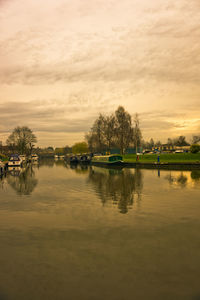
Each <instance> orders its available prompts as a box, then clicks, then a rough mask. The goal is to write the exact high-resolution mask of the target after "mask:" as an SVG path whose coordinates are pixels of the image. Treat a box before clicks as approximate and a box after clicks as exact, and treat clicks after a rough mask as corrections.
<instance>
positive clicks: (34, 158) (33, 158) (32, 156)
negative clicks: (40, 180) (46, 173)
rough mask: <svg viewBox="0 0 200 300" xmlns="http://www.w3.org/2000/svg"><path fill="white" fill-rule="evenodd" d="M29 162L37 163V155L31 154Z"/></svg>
mask: <svg viewBox="0 0 200 300" xmlns="http://www.w3.org/2000/svg"><path fill="white" fill-rule="evenodd" d="M31 161H32V162H37V161H38V155H37V154H31Z"/></svg>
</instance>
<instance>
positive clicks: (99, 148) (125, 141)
mask: <svg viewBox="0 0 200 300" xmlns="http://www.w3.org/2000/svg"><path fill="white" fill-rule="evenodd" d="M85 139H86V141H87V143H88V147H89V150H90V151H91V152H103V151H110V150H111V149H112V148H118V149H120V152H121V154H124V152H125V150H126V149H127V148H128V147H130V146H133V147H135V148H136V151H137V149H138V147H139V146H141V140H142V133H141V130H140V121H139V116H138V114H137V113H136V114H135V115H134V117H133V118H132V116H131V115H130V114H129V113H128V112H127V111H125V109H124V107H122V106H119V107H118V109H117V110H116V111H115V112H114V114H111V115H104V114H100V115H99V116H98V118H97V119H96V120H95V121H94V123H93V126H92V127H91V129H90V131H89V133H87V134H86V136H85Z"/></svg>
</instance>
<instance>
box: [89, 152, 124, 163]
mask: <svg viewBox="0 0 200 300" xmlns="http://www.w3.org/2000/svg"><path fill="white" fill-rule="evenodd" d="M92 164H93V165H104V166H122V165H123V158H122V156H121V155H119V154H112V155H100V156H93V157H92Z"/></svg>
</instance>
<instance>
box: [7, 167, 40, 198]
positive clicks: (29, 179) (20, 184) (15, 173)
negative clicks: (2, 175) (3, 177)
mask: <svg viewBox="0 0 200 300" xmlns="http://www.w3.org/2000/svg"><path fill="white" fill-rule="evenodd" d="M7 182H8V184H9V185H10V186H11V187H12V188H13V189H14V190H15V191H16V192H17V194H18V195H30V194H31V193H32V192H33V190H34V189H35V187H36V186H37V184H38V180H37V179H36V178H35V172H34V167H33V165H31V164H30V165H28V166H27V167H26V168H20V167H19V168H9V172H8V174H7Z"/></svg>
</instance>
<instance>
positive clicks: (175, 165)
mask: <svg viewBox="0 0 200 300" xmlns="http://www.w3.org/2000/svg"><path fill="white" fill-rule="evenodd" d="M123 165H124V166H125V167H134V168H143V169H166V170H194V169H195V170H200V163H199V162H159V163H158V162H126V161H125V162H123Z"/></svg>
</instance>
